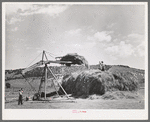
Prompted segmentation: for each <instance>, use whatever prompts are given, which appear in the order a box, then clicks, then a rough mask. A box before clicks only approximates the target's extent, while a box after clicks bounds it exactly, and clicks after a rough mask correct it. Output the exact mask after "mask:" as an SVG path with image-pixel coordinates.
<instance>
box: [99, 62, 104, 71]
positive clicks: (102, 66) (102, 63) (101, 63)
mask: <svg viewBox="0 0 150 122" xmlns="http://www.w3.org/2000/svg"><path fill="white" fill-rule="evenodd" d="M99 70H101V71H105V64H104V62H103V61H101V62H99Z"/></svg>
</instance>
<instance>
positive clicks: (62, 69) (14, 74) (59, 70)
mask: <svg viewBox="0 0 150 122" xmlns="http://www.w3.org/2000/svg"><path fill="white" fill-rule="evenodd" d="M111 67H122V68H121V69H122V70H125V69H126V70H130V71H131V72H135V73H137V74H141V75H142V76H143V77H144V74H145V71H144V70H141V69H136V68H130V67H129V66H124V65H106V70H109V69H110V68H111ZM49 68H50V69H51V70H52V71H53V73H54V74H56V75H66V74H70V73H73V72H76V71H84V70H87V68H86V67H84V66H71V67H66V66H50V67H49ZM98 68H99V65H98V64H97V65H90V69H98ZM22 70H24V69H15V70H5V80H6V81H7V80H12V79H22V78H23V76H22V75H21V72H22ZM43 72H44V68H43V67H38V68H35V69H33V70H31V71H28V72H27V73H26V74H25V77H26V78H29V77H42V75H43ZM48 77H49V78H51V77H52V75H51V74H50V73H49V72H48Z"/></svg>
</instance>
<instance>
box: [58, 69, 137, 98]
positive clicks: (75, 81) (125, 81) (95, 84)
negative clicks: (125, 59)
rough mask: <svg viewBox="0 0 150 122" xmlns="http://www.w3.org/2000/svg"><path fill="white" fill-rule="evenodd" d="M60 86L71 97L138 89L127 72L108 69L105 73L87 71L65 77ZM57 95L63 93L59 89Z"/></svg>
mask: <svg viewBox="0 0 150 122" xmlns="http://www.w3.org/2000/svg"><path fill="white" fill-rule="evenodd" d="M62 86H63V88H64V89H65V91H66V92H67V93H68V94H72V96H75V97H88V96H89V95H92V94H98V95H103V94H104V93H105V92H107V91H117V90H120V91H134V90H136V89H137V88H138V81H137V79H136V77H135V76H134V75H133V73H131V72H128V70H121V69H118V70H116V69H113V68H110V70H108V71H105V72H102V71H100V70H87V71H82V72H76V73H72V74H70V75H66V76H64V77H63V80H62ZM59 93H63V92H62V90H61V89H60V90H59Z"/></svg>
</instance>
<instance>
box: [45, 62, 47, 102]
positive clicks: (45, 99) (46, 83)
mask: <svg viewBox="0 0 150 122" xmlns="http://www.w3.org/2000/svg"><path fill="white" fill-rule="evenodd" d="M46 86H47V64H45V100H46Z"/></svg>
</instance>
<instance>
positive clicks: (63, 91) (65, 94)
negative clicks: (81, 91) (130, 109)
mask: <svg viewBox="0 0 150 122" xmlns="http://www.w3.org/2000/svg"><path fill="white" fill-rule="evenodd" d="M47 68H48V70H49V71H50V73H51V74H52V75H53V77H54V78H55V79H56V81H57V80H58V79H57V78H56V76H55V75H54V74H53V72H52V71H51V69H50V68H49V67H47ZM57 83H58V85H59V86H60V87H61V89H62V90H63V92H64V93H65V95H66V96H67V98H69V97H68V95H67V93H66V91H65V90H64V89H63V87H62V86H61V84H60V83H59V82H58V81H57Z"/></svg>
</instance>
